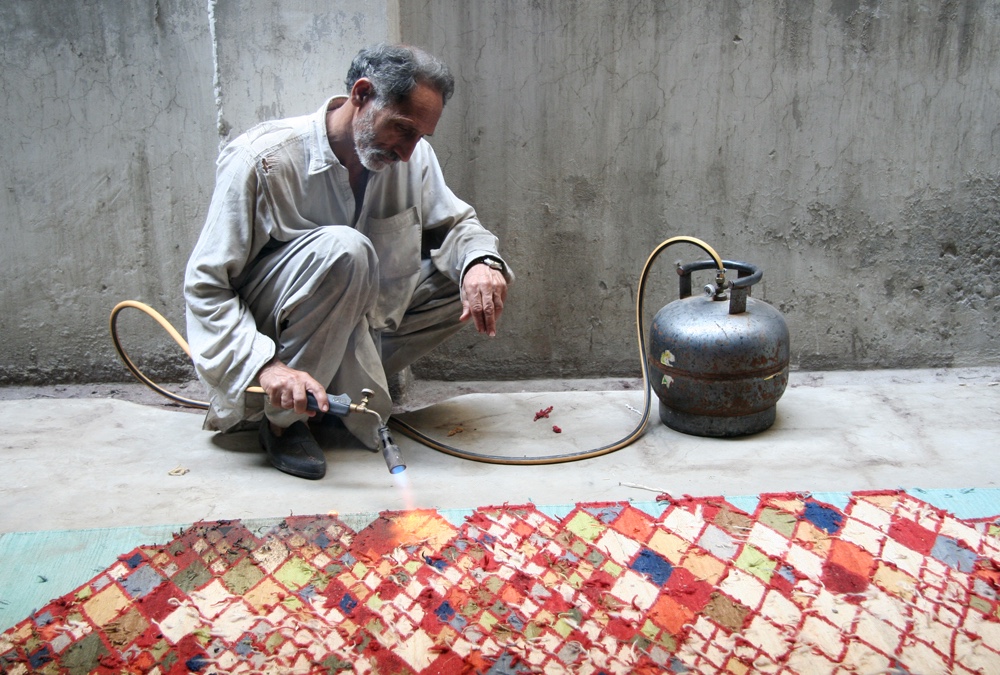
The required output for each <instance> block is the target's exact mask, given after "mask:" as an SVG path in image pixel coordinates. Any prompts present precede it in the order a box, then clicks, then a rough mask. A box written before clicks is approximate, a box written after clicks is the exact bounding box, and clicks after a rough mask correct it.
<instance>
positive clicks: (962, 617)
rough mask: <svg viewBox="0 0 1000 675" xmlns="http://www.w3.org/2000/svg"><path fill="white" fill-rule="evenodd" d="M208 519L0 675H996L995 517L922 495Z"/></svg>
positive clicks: (83, 593)
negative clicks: (966, 512) (350, 522)
mask: <svg viewBox="0 0 1000 675" xmlns="http://www.w3.org/2000/svg"><path fill="white" fill-rule="evenodd" d="M659 507H660V508H659V513H658V514H657V515H651V514H650V513H649V512H648V511H647V510H643V509H640V508H636V506H634V505H633V504H631V503H628V502H622V503H595V504H578V505H576V506H575V507H573V508H572V509H571V510H570V511H569V512H568V513H567V514H566V515H564V516H561V517H552V516H550V515H546V514H545V513H543V512H542V510H540V509H539V508H536V507H535V506H533V505H530V504H529V505H522V506H509V505H504V506H499V507H489V508H479V509H476V510H474V511H472V512H471V515H469V516H468V517H467V518H466V519H465V521H464V522H463V523H461V524H458V525H454V524H452V523H451V522H449V521H448V520H447V519H445V518H444V517H442V516H441V515H440V514H439V513H437V512H436V511H433V510H415V511H406V512H385V513H383V514H381V515H380V517H379V518H377V519H376V520H375V521H374V522H372V523H371V524H370V525H368V526H366V527H364V528H360V529H359V531H353V530H352V529H351V528H350V527H348V526H347V525H346V524H345V523H344V521H343V520H340V519H338V518H336V517H333V516H310V517H304V516H296V517H289V518H287V519H285V520H283V521H280V522H278V521H276V522H275V523H274V524H273V525H271V526H268V527H265V528H260V527H255V528H250V527H247V526H246V525H245V524H243V523H241V522H239V521H229V522H202V523H197V524H195V525H193V526H191V527H190V528H187V529H186V530H185V531H183V532H181V533H180V534H179V535H177V536H176V537H175V538H174V539H173V540H172V541H170V542H169V543H168V544H166V545H163V546H143V547H139V548H136V549H135V550H134V551H132V552H130V553H127V554H126V555H123V556H121V557H120V559H119V560H118V562H117V563H115V564H114V565H112V566H111V567H109V568H108V569H106V570H104V571H103V572H101V573H100V574H97V575H96V576H95V577H94V578H93V579H91V580H90V581H89V582H88V583H86V584H83V585H82V586H80V587H79V588H78V589H76V590H75V591H74V592H72V593H69V594H67V595H65V596H63V597H60V598H58V599H56V600H54V601H52V602H50V603H49V604H48V605H47V606H45V607H43V608H41V609H40V610H39V611H37V612H35V613H34V614H32V615H31V616H30V617H28V618H27V619H25V620H23V621H21V622H20V623H18V624H17V625H15V626H14V627H12V628H11V629H9V630H8V631H6V632H5V633H3V634H2V635H0V670H3V671H4V672H6V673H28V672H32V673H190V672H195V673H222V672H227V673H228V672H232V673H313V672H315V673H337V672H340V671H345V672H356V673H379V674H382V675H388V674H392V673H491V674H495V675H513V674H520V673H607V674H609V675H610V674H611V673H685V672H698V673H738V674H741V673H750V672H763V673H834V672H841V673H997V672H1000V618H998V602H997V590H998V587H1000V537H998V534H1000V526H998V525H997V523H996V522H994V521H995V519H986V520H963V519H960V518H958V517H956V516H954V515H952V514H951V513H949V512H947V511H944V510H942V509H940V508H938V507H935V506H932V505H930V504H928V503H926V502H924V501H921V500H920V499H918V498H916V497H914V496H913V495H911V494H907V493H903V492H898V491H887V492H858V493H853V494H851V495H850V499H849V500H848V501H847V502H846V505H845V506H843V507H842V508H838V507H836V506H834V505H831V504H829V503H824V502H822V501H819V500H817V499H815V498H813V497H811V496H810V495H803V494H771V495H762V496H761V497H760V499H759V502H758V503H757V506H756V509H755V510H754V511H753V512H752V513H748V512H745V511H742V510H741V509H739V508H737V507H736V506H734V505H733V504H731V503H729V502H727V501H726V500H724V499H722V498H684V499H667V498H666V496H664V497H663V498H662V501H661V502H660V503H659Z"/></svg>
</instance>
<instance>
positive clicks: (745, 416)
mask: <svg viewBox="0 0 1000 675" xmlns="http://www.w3.org/2000/svg"><path fill="white" fill-rule="evenodd" d="M722 263H723V265H724V267H725V269H726V270H736V271H737V272H738V278H737V279H736V280H735V281H728V282H727V281H725V277H724V275H719V274H718V272H717V277H716V283H715V284H709V285H707V286H706V287H705V292H704V294H702V295H697V296H696V295H692V293H691V286H692V277H691V275H692V272H696V271H699V270H706V269H716V268H717V264H716V262H715V261H712V260H705V261H699V262H693V263H688V264H686V265H678V267H677V273H678V274H679V275H680V298H679V299H677V300H674V301H673V302H671V303H669V304H668V305H666V306H665V307H663V308H662V309H661V310H660V311H659V312H657V314H656V316H655V317H654V318H653V324H652V328H651V330H650V341H649V352H648V362H649V369H650V370H649V372H650V384H651V386H652V388H653V391H654V392H655V393H656V395H657V397H658V398H659V399H660V419H661V420H662V421H663V423H664V424H666V425H667V426H668V427H670V428H672V429H675V430H677V431H681V432H683V433H686V434H692V435H695V436H713V437H733V436H745V435H748V434H754V433H758V432H760V431H764V430H765V429H767V428H769V427H770V426H771V425H772V424H774V420H775V417H776V412H777V408H776V404H777V402H778V399H779V398H781V395H782V394H783V393H784V391H785V387H786V386H787V384H788V359H789V335H788V326H787V325H786V323H785V319H784V317H783V316H782V315H781V313H780V312H779V311H778V310H777V309H775V308H774V307H772V306H771V305H769V304H767V303H766V302H763V301H761V300H757V299H755V298H752V297H750V289H751V286H753V285H754V284H755V283H757V282H758V281H760V279H761V277H762V276H763V272H762V271H761V270H760V269H758V268H757V267H755V266H754V265H751V264H749V263H745V262H736V261H731V260H724V261H722ZM720 286H721V287H720Z"/></svg>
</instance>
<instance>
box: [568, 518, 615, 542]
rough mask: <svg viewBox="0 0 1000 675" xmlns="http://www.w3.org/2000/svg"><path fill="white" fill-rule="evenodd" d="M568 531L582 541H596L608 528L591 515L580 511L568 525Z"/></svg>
mask: <svg viewBox="0 0 1000 675" xmlns="http://www.w3.org/2000/svg"><path fill="white" fill-rule="evenodd" d="M566 529H567V530H569V531H570V532H572V533H573V534H575V535H576V536H578V537H580V538H581V539H586V540H587V541H596V540H597V538H598V537H599V536H601V534H603V533H604V530H606V529H608V528H607V527H605V526H604V525H603V524H602V523H601V521H599V520H597V519H596V518H594V517H593V516H591V515H590V514H589V513H584V512H583V511H580V512H578V513H577V514H576V515H575V516H573V519H572V520H570V521H569V522H568V523H567V524H566Z"/></svg>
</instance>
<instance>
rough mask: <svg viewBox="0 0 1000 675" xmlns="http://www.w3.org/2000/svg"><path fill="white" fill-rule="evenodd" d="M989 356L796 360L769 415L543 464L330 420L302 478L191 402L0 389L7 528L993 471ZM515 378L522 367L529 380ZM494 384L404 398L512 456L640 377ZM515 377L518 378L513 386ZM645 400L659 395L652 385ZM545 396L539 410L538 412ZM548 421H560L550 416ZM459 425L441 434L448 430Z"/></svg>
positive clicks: (864, 484) (656, 430) (576, 423)
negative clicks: (347, 427) (352, 436)
mask: <svg viewBox="0 0 1000 675" xmlns="http://www.w3.org/2000/svg"><path fill="white" fill-rule="evenodd" d="M998 380H1000V369H972V370H956V371H888V372H877V373H793V375H792V380H791V384H790V386H789V388H788V390H787V391H786V393H785V395H784V397H783V398H782V400H781V401H780V402H779V404H778V420H777V422H776V423H775V425H774V427H772V428H771V429H770V430H768V431H766V432H764V433H761V434H757V435H755V436H751V437H745V438H741V439H728V440H720V439H709V438H699V437H695V436H688V435H684V434H680V433H677V432H675V431H673V430H671V429H669V428H667V427H664V426H663V425H662V424H660V422H659V420H658V419H657V416H656V414H655V408H654V415H653V419H652V421H651V424H650V426H649V428H648V430H647V431H646V433H645V434H644V435H643V436H642V437H641V438H639V439H638V440H637V441H636V442H634V443H632V444H631V445H629V446H627V447H625V448H623V449H620V450H617V451H615V452H613V453H610V454H606V455H603V456H600V457H596V458H593V459H586V460H583V461H576V462H571V463H563V464H551V465H542V466H512V465H504V464H487V463H480V462H473V461H469V460H465V459H460V458H457V457H454V456H450V455H448V454H444V453H442V452H438V451H436V450H433V449H430V448H428V447H426V446H424V445H421V444H418V443H416V442H415V441H412V440H410V439H408V438H406V437H403V436H401V435H400V434H399V433H397V434H396V440H397V442H398V443H399V445H400V448H401V449H402V452H403V455H404V457H405V458H406V460H407V464H408V469H407V471H406V472H405V474H403V478H402V479H399V478H395V477H393V476H390V475H389V473H388V472H387V471H386V469H385V466H384V464H383V462H382V459H381V456H380V455H378V454H374V453H371V452H368V451H367V450H364V449H362V448H361V447H360V446H358V445H357V444H356V443H352V442H350V441H349V440H348V439H345V438H343V437H341V436H340V435H339V434H337V433H335V432H330V433H331V434H332V437H327V436H324V438H325V441H326V444H327V446H328V447H329V449H328V451H327V459H328V463H329V471H328V474H327V476H326V478H324V479H323V480H320V481H306V480H302V479H298V478H294V477H291V476H287V475H285V474H282V473H280V472H278V471H276V470H274V469H273V468H271V467H270V466H269V465H268V464H267V461H266V458H265V456H264V454H263V453H262V451H261V450H260V449H259V448H258V445H257V440H256V437H255V434H253V433H251V432H241V433H237V434H231V435H224V436H223V435H217V434H212V433H210V432H206V431H203V430H202V429H201V417H200V415H195V414H191V413H190V412H182V411H177V410H171V409H169V408H165V407H163V406H156V405H149V404H145V403H135V402H131V401H124V400H118V399H113V398H64V397H62V396H63V395H64V394H65V390H64V391H63V392H62V393H54V394H53V395H52V396H44V397H40V396H39V395H38V392H37V391H35V392H33V393H32V394H31V395H32V396H33V397H32V398H17V397H16V396H12V395H11V393H10V392H9V391H8V392H7V394H6V395H5V396H4V397H2V400H0V419H2V420H3V422H2V424H3V432H4V433H3V436H2V440H0V458H2V460H3V462H4V466H5V470H4V471H3V472H2V473H0V532H18V531H34V530H75V529H86V528H109V527H133V526H150V525H157V524H175V523H190V522H194V521H197V520H202V519H211V520H216V519H234V518H259V517H260V518H267V517H280V516H284V515H289V514H313V513H327V512H338V513H342V514H343V513H358V512H370V511H381V510H385V509H403V508H411V507H433V508H471V507H474V506H480V505H487V504H502V503H512V504H513V503H525V502H529V501H531V502H535V503H536V504H567V503H573V502H577V501H602V500H623V499H633V500H649V499H654V498H655V497H656V494H657V493H658V492H660V491H662V492H665V493H669V494H672V495H674V496H680V495H683V494H691V495H753V494H757V493H760V492H775V491H787V490H794V491H812V492H817V491H849V490H859V489H886V488H913V487H917V488H970V487H992V486H997V485H1000V468H998V467H997V463H996V462H995V461H994V456H995V453H996V449H997V446H998V442H1000V386H997V382H998ZM522 385H523V383H522ZM539 386H540V385H539V383H532V387H531V389H532V390H529V391H520V390H518V387H519V385H518V384H517V383H507V384H506V385H505V386H496V387H493V391H491V392H489V393H463V394H461V395H459V396H457V397H453V398H448V397H447V394H448V392H454V391H466V392H467V391H469V390H470V389H471V388H470V387H469V386H467V385H465V386H459V385H444V384H442V385H440V392H439V393H438V394H437V395H436V396H430V397H429V398H428V400H430V399H434V400H433V401H432V402H430V403H428V404H427V405H422V406H421V405H415V406H409V407H410V408H411V410H410V412H407V413H405V414H404V415H403V417H404V418H405V419H409V420H410V421H412V422H413V423H415V424H417V425H419V426H420V427H421V428H423V429H425V430H426V431H428V432H429V433H431V434H433V435H435V436H436V437H437V438H439V439H441V440H442V441H444V442H446V443H449V444H452V445H455V446H458V447H461V448H465V449H467V450H470V451H473V452H477V453H483V454H504V455H505V456H509V457H521V456H525V455H527V456H538V455H554V454H562V453H573V452H579V451H580V450H587V449H588V448H596V447H601V446H604V445H608V444H612V443H614V442H615V441H616V440H618V439H620V438H621V437H623V436H626V435H627V434H628V433H629V431H631V430H632V428H633V427H634V425H635V424H636V423H637V421H638V416H637V414H636V412H635V411H636V409H639V408H641V407H642V402H643V397H642V394H641V393H640V392H638V391H635V390H627V389H621V390H614V391H593V390H589V391H576V390H572V389H570V390H567V389H566V388H565V387H564V386H556V385H553V386H550V387H547V388H544V387H543V388H542V389H538V387H539ZM520 388H521V389H524V388H525V387H524V386H521V387H520ZM654 402H655V401H654ZM549 406H552V408H553V411H552V413H550V415H549V417H548V418H546V419H541V420H538V421H535V420H534V416H535V413H536V412H537V411H539V410H541V409H544V408H547V407H549ZM553 425H556V426H559V427H560V429H561V433H555V432H554V431H553V428H552V427H553ZM452 432H454V433H453V435H451V436H449V435H448V434H449V433H452Z"/></svg>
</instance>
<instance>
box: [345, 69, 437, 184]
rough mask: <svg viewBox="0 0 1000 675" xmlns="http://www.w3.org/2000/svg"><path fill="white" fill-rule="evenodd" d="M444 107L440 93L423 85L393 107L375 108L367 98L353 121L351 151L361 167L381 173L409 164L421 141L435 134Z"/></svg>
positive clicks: (418, 86)
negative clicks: (400, 163)
mask: <svg viewBox="0 0 1000 675" xmlns="http://www.w3.org/2000/svg"><path fill="white" fill-rule="evenodd" d="M443 107H444V104H443V102H442V100H441V94H439V93H438V92H437V91H435V90H434V89H432V88H431V87H429V86H428V85H426V84H422V83H421V84H418V85H417V86H416V88H414V90H413V92H412V93H411V94H410V98H409V99H408V100H406V101H403V102H401V103H398V104H396V105H388V106H385V107H383V108H377V107H376V105H375V103H374V101H372V100H370V99H369V100H368V101H367V102H366V103H365V105H364V106H362V107H361V108H360V110H359V112H358V114H357V116H356V117H355V119H354V149H355V151H356V152H357V154H358V159H360V160H361V164H362V166H364V167H365V168H366V169H368V170H369V171H382V170H383V169H385V168H387V167H388V166H390V165H391V164H394V163H395V162H399V161H403V162H406V161H409V159H410V156H411V155H412V154H413V149H414V148H415V147H416V146H417V143H418V142H419V141H420V139H421V138H423V137H424V136H430V135H431V134H433V133H434V129H435V127H436V126H437V122H438V119H440V117H441V111H442V109H443Z"/></svg>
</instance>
